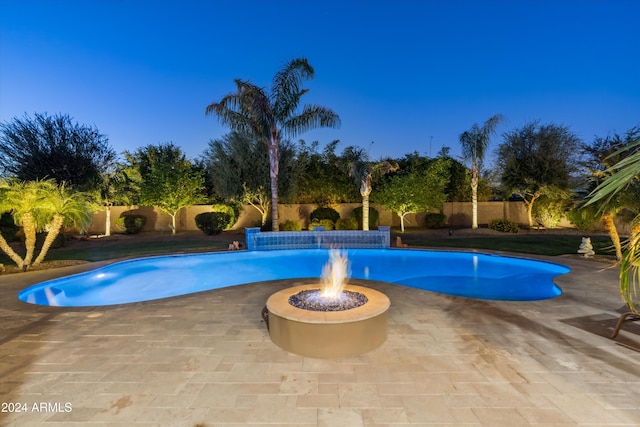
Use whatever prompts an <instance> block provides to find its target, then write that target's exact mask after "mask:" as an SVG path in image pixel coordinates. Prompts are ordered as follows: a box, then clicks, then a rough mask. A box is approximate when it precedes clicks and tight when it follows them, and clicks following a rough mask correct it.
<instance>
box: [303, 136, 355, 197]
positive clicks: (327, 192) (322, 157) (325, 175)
mask: <svg viewBox="0 0 640 427" xmlns="http://www.w3.org/2000/svg"><path fill="white" fill-rule="evenodd" d="M339 142H340V141H338V140H335V141H332V142H331V143H329V144H327V145H326V146H325V147H324V148H323V150H322V151H321V152H319V151H318V142H317V141H314V142H313V143H311V144H309V145H307V144H306V143H305V142H304V141H302V140H301V141H300V146H299V147H300V151H299V154H298V162H299V164H300V165H301V166H302V169H303V170H302V173H301V175H300V181H299V184H298V188H299V191H298V194H297V195H296V202H297V203H316V204H318V205H319V206H329V205H332V204H336V203H345V202H353V201H357V200H359V199H360V195H359V194H358V192H357V190H356V189H355V188H354V187H353V182H352V181H351V178H349V176H348V175H347V174H346V173H345V170H346V169H348V167H346V166H343V165H345V164H346V163H348V161H347V160H345V159H343V158H342V157H340V156H338V155H337V154H336V152H335V151H336V147H337V145H338V144H339Z"/></svg>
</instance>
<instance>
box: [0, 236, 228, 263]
mask: <svg viewBox="0 0 640 427" xmlns="http://www.w3.org/2000/svg"><path fill="white" fill-rule="evenodd" d="M74 243H75V244H74V245H73V247H66V246H63V247H61V248H57V249H51V250H49V252H48V253H47V256H46V258H45V261H59V260H83V261H104V260H109V259H117V258H126V257H133V256H150V255H162V254H172V253H186V252H209V251H213V250H220V249H226V248H227V246H228V243H227V242H223V241H218V240H211V241H203V240H192V239H185V240H181V239H180V237H178V236H176V238H175V239H167V240H161V241H149V240H143V239H141V240H136V239H128V240H122V241H118V242H113V241H112V242H105V244H104V245H99V244H96V243H95V242H86V243H87V244H86V245H83V243H84V242H74ZM89 243H90V244H89ZM18 253H19V254H20V255H21V256H22V255H24V253H23V252H18ZM38 253H39V251H36V256H37V254H38ZM0 263H3V264H5V265H15V264H14V263H13V261H11V259H10V258H9V257H8V256H6V254H4V253H3V252H0Z"/></svg>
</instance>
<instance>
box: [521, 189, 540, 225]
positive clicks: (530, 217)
mask: <svg viewBox="0 0 640 427" xmlns="http://www.w3.org/2000/svg"><path fill="white" fill-rule="evenodd" d="M541 195H542V194H540V193H539V192H536V193H533V194H532V195H531V200H530V201H527V197H526V194H520V196H521V197H522V200H523V201H524V204H525V206H526V207H527V218H528V220H529V227H533V203H534V202H535V201H536V200H537V199H538V197H540V196H541Z"/></svg>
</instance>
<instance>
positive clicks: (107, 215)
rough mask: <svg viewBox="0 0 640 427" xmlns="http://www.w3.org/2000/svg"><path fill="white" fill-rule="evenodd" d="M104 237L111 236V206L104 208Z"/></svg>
mask: <svg viewBox="0 0 640 427" xmlns="http://www.w3.org/2000/svg"><path fill="white" fill-rule="evenodd" d="M104 211H105V218H106V219H105V222H104V235H105V236H111V206H105V210H104Z"/></svg>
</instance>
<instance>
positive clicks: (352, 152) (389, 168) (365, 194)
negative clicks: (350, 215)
mask: <svg viewBox="0 0 640 427" xmlns="http://www.w3.org/2000/svg"><path fill="white" fill-rule="evenodd" d="M342 157H343V158H344V159H345V160H346V161H347V166H348V168H349V175H350V176H351V177H352V178H353V179H354V180H355V183H356V185H357V186H358V188H359V189H360V195H361V196H362V229H363V230H365V231H368V230H369V195H370V194H371V190H372V188H373V181H374V180H375V179H376V178H379V177H381V176H382V175H385V174H387V173H389V172H394V171H396V170H398V164H397V163H395V162H393V163H392V162H390V161H387V160H382V161H379V162H371V161H369V156H368V155H367V153H365V151H364V150H363V149H361V148H357V147H347V148H346V149H345V150H344V153H343V155H342Z"/></svg>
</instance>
